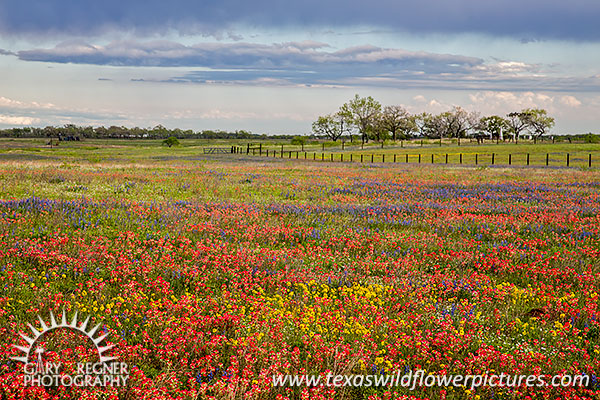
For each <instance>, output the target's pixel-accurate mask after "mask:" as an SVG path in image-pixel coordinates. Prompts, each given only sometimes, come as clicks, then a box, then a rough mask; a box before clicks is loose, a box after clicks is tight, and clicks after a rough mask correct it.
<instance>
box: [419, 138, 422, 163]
mask: <svg viewBox="0 0 600 400" xmlns="http://www.w3.org/2000/svg"><path fill="white" fill-rule="evenodd" d="M421 142H422V141H421ZM419 164H421V153H419Z"/></svg>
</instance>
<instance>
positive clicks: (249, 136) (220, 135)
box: [0, 124, 295, 140]
mask: <svg viewBox="0 0 600 400" xmlns="http://www.w3.org/2000/svg"><path fill="white" fill-rule="evenodd" d="M0 137H13V138H55V139H56V138H58V139H60V140H81V139H83V138H86V139H167V138H169V137H174V138H176V139H243V140H266V139H285V140H289V139H293V138H294V137H295V135H292V134H288V135H266V134H256V133H251V132H249V131H245V130H238V131H235V132H227V131H221V130H218V131H213V130H203V131H197V132H195V131H193V130H191V129H190V130H182V129H177V128H176V129H168V128H165V127H164V126H162V125H157V126H155V127H154V128H139V127H135V128H127V127H124V126H110V127H108V128H106V127H104V126H99V127H92V126H77V125H72V124H69V125H64V126H47V127H45V128H36V127H22V128H9V129H0Z"/></svg>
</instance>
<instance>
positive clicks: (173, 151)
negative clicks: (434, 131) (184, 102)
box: [0, 139, 600, 168]
mask: <svg viewBox="0 0 600 400" xmlns="http://www.w3.org/2000/svg"><path fill="white" fill-rule="evenodd" d="M180 142H181V145H180V146H176V147H172V148H169V147H166V146H164V145H163V144H162V140H139V139H138V140H126V139H85V140H83V141H80V142H60V144H59V145H58V146H54V147H52V148H51V147H50V146H49V145H48V144H47V143H48V140H47V139H0V160H3V161H11V160H13V161H17V160H21V161H23V160H28V159H30V160H33V159H35V160H43V159H47V160H48V161H53V160H62V161H65V162H67V163H69V162H71V163H80V162H87V163H89V164H92V165H94V164H99V163H104V162H140V161H147V162H161V161H168V160H182V161H189V162H199V161H202V160H203V159H210V158H211V157H214V156H206V155H204V154H203V148H204V147H227V148H229V147H231V146H236V147H238V148H239V149H240V150H241V151H242V154H245V152H246V146H247V144H248V143H249V142H248V141H247V140H223V139H215V140H205V139H189V140H181V141H180ZM252 143H253V144H254V145H255V147H256V145H258V144H259V143H260V145H261V148H262V155H263V157H264V156H265V153H266V151H269V155H270V156H273V153H275V156H276V157H278V158H279V157H281V149H282V146H283V150H284V158H290V155H289V152H290V151H292V152H294V153H292V155H291V158H294V159H295V158H296V154H295V152H299V151H301V150H302V147H301V146H297V145H291V144H289V141H283V140H280V141H276V140H273V141H265V142H256V141H255V142H252ZM438 143H439V142H438V141H432V140H430V141H424V143H423V145H422V146H421V142H420V140H413V141H410V142H407V141H404V142H402V143H401V142H396V143H386V144H385V145H384V147H383V148H382V147H381V144H379V143H367V144H365V145H364V146H361V145H360V144H352V143H350V144H345V145H344V149H343V150H342V146H341V143H339V142H337V143H333V142H326V143H325V146H324V147H323V145H322V144H307V145H305V146H304V151H305V152H306V153H307V155H306V158H307V159H311V160H312V159H315V158H316V159H317V160H321V159H324V160H325V161H331V157H332V155H333V160H334V161H340V160H342V159H343V160H344V161H350V159H351V158H352V161H354V162H360V159H361V155H362V157H363V162H364V163H369V162H371V160H372V161H373V162H382V161H384V157H385V162H393V161H394V156H395V159H396V162H398V163H405V162H406V160H407V158H406V157H407V155H408V162H410V163H418V162H419V155H420V161H421V163H427V164H430V163H431V162H432V156H433V162H434V163H435V164H445V163H446V155H448V156H447V160H448V163H449V164H460V161H461V154H462V163H463V164H465V165H475V164H476V163H477V165H482V166H486V165H490V164H491V163H492V154H494V157H493V158H494V164H497V165H508V164H509V161H510V164H511V165H515V166H519V165H526V163H527V155H528V154H529V163H530V165H536V166H544V165H545V164H546V157H548V165H549V166H554V167H556V166H566V161H567V154H569V166H572V167H581V168H586V167H587V166H588V157H589V155H590V154H591V155H592V167H593V168H596V167H598V165H600V144H569V143H556V144H552V143H539V144H533V143H528V142H520V143H519V144H515V143H500V144H493V143H487V144H481V145H478V144H476V143H470V142H469V141H466V140H463V141H462V143H461V145H460V146H458V145H457V143H456V141H452V142H451V141H445V142H444V143H443V144H442V146H439V144H438ZM323 148H324V152H323ZM254 153H255V155H257V156H258V150H254ZM313 153H317V154H316V156H315V155H314V154H313ZM322 153H324V155H322ZM223 156H226V157H228V156H227V155H219V156H217V157H223ZM371 156H373V157H371ZM298 158H300V159H304V158H305V156H304V153H300V154H299V155H298ZM476 158H477V159H476Z"/></svg>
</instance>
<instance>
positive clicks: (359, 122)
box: [338, 94, 381, 143]
mask: <svg viewBox="0 0 600 400" xmlns="http://www.w3.org/2000/svg"><path fill="white" fill-rule="evenodd" d="M380 113H381V104H380V103H379V102H378V101H376V100H375V99H373V98H372V97H371V96H369V97H359V96H358V94H357V95H355V96H354V98H353V99H352V100H350V101H349V102H347V103H345V104H343V105H342V106H341V107H340V111H339V113H338V114H339V115H340V116H341V117H342V118H344V119H346V120H347V121H350V122H351V123H352V125H354V126H355V127H356V128H357V129H358V131H359V133H360V134H361V138H362V141H363V143H364V142H365V141H367V139H368V137H369V135H370V134H372V133H373V132H374V131H375V130H376V129H377V120H378V117H379V114H380Z"/></svg>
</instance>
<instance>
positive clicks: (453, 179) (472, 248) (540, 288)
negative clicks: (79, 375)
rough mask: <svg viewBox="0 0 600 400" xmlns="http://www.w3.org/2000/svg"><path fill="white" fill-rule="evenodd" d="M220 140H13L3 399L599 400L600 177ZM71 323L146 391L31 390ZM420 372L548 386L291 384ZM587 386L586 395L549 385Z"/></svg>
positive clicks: (1, 257)
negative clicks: (106, 348) (33, 376)
mask: <svg viewBox="0 0 600 400" xmlns="http://www.w3.org/2000/svg"><path fill="white" fill-rule="evenodd" d="M239 144H240V145H245V144H246V143H245V142H239ZM280 145H281V144H279V146H280ZM205 146H231V142H228V141H215V142H211V143H206V142H204V141H183V142H182V146H180V147H174V148H166V147H164V146H161V143H160V141H113V140H111V141H93V140H89V141H87V140H86V141H83V142H64V143H61V144H60V145H59V146H58V147H56V148H49V147H48V146H45V142H44V141H40V140H1V141H0V182H1V185H0V288H1V290H2V291H1V293H0V326H1V327H2V328H0V352H2V363H1V364H0V398H2V399H80V398H85V399H98V400H100V399H148V400H150V399H181V400H183V399H186V400H187V399H189V400H192V399H194V400H195V399H309V398H310V399H313V398H316V399H372V400H383V399H480V400H481V399H525V398H528V399H557V398H560V399H596V398H598V397H599V396H600V383H599V382H600V381H599V375H600V374H599V372H600V321H599V319H598V318H599V315H600V307H599V304H600V302H599V297H600V218H599V215H600V186H599V184H598V182H600V171H599V170H596V169H594V168H592V169H591V170H590V169H582V168H536V167H530V168H519V167H514V168H508V167H503V166H498V167H496V168H474V167H472V166H466V165H463V166H461V165H457V164H451V165H448V166H446V165H439V164H437V165H429V164H422V165H420V166H418V165H415V164H410V165H407V164H403V163H397V164H392V163H386V164H383V163H373V164H371V163H366V162H365V163H364V164H359V163H357V162H355V163H352V164H350V163H326V162H298V161H296V160H288V159H285V158H284V159H281V158H266V157H264V156H263V157H259V156H251V155H250V156H247V155H243V154H227V155H204V154H203V152H202V148H203V147H205ZM503 146H505V147H506V148H508V147H510V145H498V147H496V145H493V146H492V147H493V148H494V149H499V148H501V147H503ZM513 146H514V145H513ZM527 146H528V145H523V147H521V146H519V147H518V148H519V149H526V151H529V147H527ZM543 146H546V145H537V146H536V147H535V149H542V153H544V152H546V151H549V150H546V148H544V147H543ZM547 146H548V147H547V148H548V149H549V148H550V146H551V145H547ZM554 146H556V147H552V149H561V150H565V149H566V150H568V151H571V150H572V149H574V148H576V146H579V145H554ZM581 146H582V147H580V150H581V151H582V152H588V151H592V149H593V148H592V147H585V146H584V145H581ZM290 147H291V146H290ZM315 147H316V146H315ZM482 147H483V146H482ZM272 148H273V149H274V148H276V146H275V145H273V147H272ZM466 148H467V147H466V146H461V148H460V149H461V151H462V150H463V149H466ZM531 148H532V149H533V148H534V147H531ZM425 149H426V148H425V147H424V150H425ZM427 149H428V150H430V151H431V152H434V151H437V150H439V151H444V150H441V149H437V150H436V148H434V147H430V148H427ZM442 149H443V148H442ZM448 149H450V147H448ZM453 149H454V148H453ZM374 150H375V149H372V148H370V149H369V148H365V149H364V150H362V151H358V150H356V149H350V150H348V151H349V152H353V153H356V154H360V153H361V152H362V153H363V154H369V153H370V152H372V151H374ZM383 151H384V152H388V151H389V152H390V153H389V154H393V153H396V152H401V151H413V152H414V149H410V150H402V149H385V148H384V150H383ZM337 154H339V152H338V153H337ZM430 154H431V153H430ZM498 154H500V151H498ZM531 154H533V150H531ZM63 309H64V310H65V311H66V312H67V313H68V314H69V315H73V313H74V312H75V311H78V312H79V313H80V315H82V316H90V318H91V323H90V324H92V323H93V324H94V325H95V324H100V328H99V330H100V331H101V332H104V333H106V334H108V336H107V339H106V343H107V344H113V345H115V347H114V348H113V349H112V350H110V355H112V356H114V357H117V359H118V360H119V361H120V362H125V363H127V364H128V365H129V366H130V370H131V371H130V375H129V380H128V382H127V385H126V386H125V387H105V388H99V387H96V388H90V387H82V388H78V387H64V386H60V385H54V386H49V387H39V386H24V379H25V375H26V374H24V370H23V365H22V363H20V362H16V361H13V360H11V359H10V358H9V357H14V356H17V355H19V354H20V355H22V353H20V350H19V349H17V348H15V347H13V345H14V344H18V345H20V346H26V345H27V342H26V341H25V340H23V339H21V338H20V337H19V332H24V333H26V332H30V331H29V328H28V327H27V324H28V323H31V324H32V325H33V326H34V327H35V328H36V329H41V324H40V323H39V322H38V321H37V315H38V314H39V315H41V316H42V318H43V319H45V320H46V321H48V319H49V313H50V311H52V312H54V313H55V314H57V315H59V314H60V313H61V312H62V310H63ZM36 346H43V348H44V349H45V353H44V357H45V359H44V360H46V361H52V362H61V363H63V364H64V365H65V368H67V371H70V370H69V369H68V368H74V367H73V366H74V365H75V363H76V362H78V361H81V360H82V359H85V360H92V361H94V360H96V361H97V359H96V358H94V357H96V356H95V355H94V354H93V352H92V351H91V350H93V348H91V347H90V343H88V342H85V341H82V340H81V338H77V337H73V336H69V335H64V334H62V333H61V332H60V331H57V332H54V333H49V334H48V335H43V336H42V337H40V338H39V339H38V340H37V342H36ZM31 358H32V360H31V362H33V361H34V360H33V358H35V355H32V356H31ZM417 370H424V371H425V374H433V375H440V376H449V375H455V374H488V375H490V374H501V373H502V374H506V375H510V376H517V375H535V376H536V377H538V378H539V377H540V376H541V375H543V376H544V378H543V379H547V381H546V383H548V384H547V385H546V384H539V385H537V386H533V387H527V386H526V385H524V384H521V385H518V384H510V382H508V383H507V384H503V385H500V386H490V385H476V386H473V385H471V384H467V385H441V386H438V385H435V386H432V387H427V386H423V385H417V387H416V388H414V389H413V390H410V389H409V388H406V387H403V386H386V387H373V386H371V387H367V386H363V387H357V386H344V387H331V386H326V385H325V386H320V385H317V386H310V387H308V386H306V385H299V386H290V385H284V386H283V387H277V386H274V384H273V377H274V376H285V375H288V374H299V375H307V374H308V375H311V376H318V377H321V379H323V380H325V379H326V376H327V374H336V375H346V376H353V377H359V379H361V378H360V377H365V376H386V375H387V374H395V373H401V374H407V373H409V372H411V373H414V372H416V371H417ZM575 375H579V376H581V377H584V378H586V381H585V384H584V385H583V386H580V385H567V386H552V385H551V384H549V381H550V379H551V377H555V376H558V377H559V378H560V379H563V378H565V377H566V378H568V379H570V377H571V376H575ZM536 382H537V383H539V382H540V381H539V380H537V381H536Z"/></svg>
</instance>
